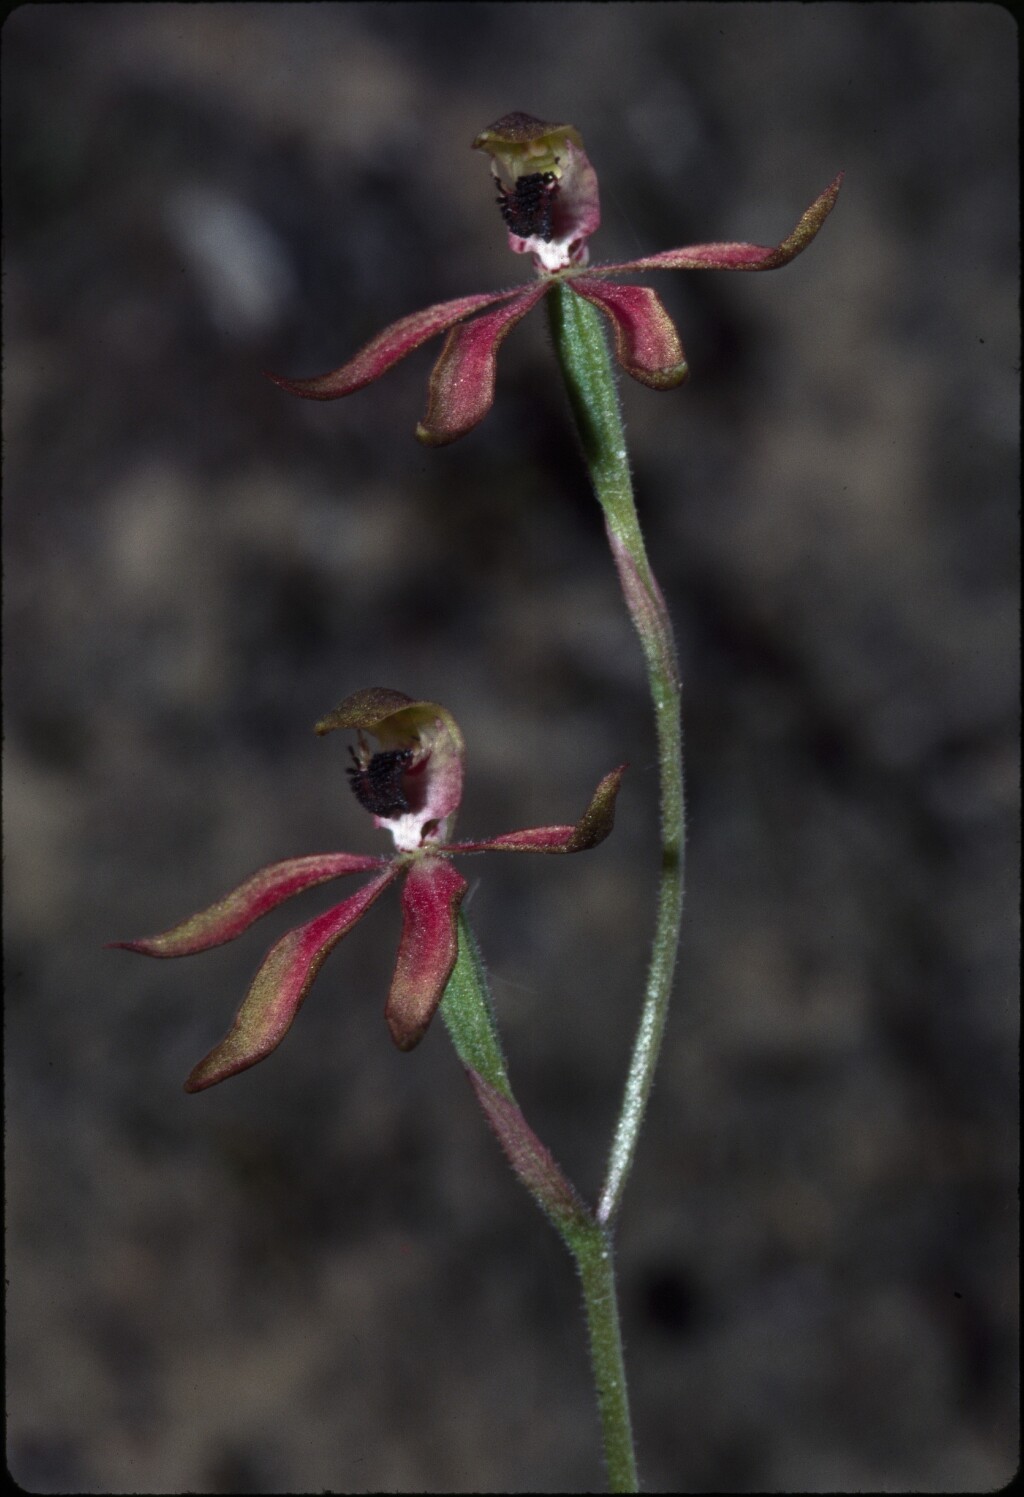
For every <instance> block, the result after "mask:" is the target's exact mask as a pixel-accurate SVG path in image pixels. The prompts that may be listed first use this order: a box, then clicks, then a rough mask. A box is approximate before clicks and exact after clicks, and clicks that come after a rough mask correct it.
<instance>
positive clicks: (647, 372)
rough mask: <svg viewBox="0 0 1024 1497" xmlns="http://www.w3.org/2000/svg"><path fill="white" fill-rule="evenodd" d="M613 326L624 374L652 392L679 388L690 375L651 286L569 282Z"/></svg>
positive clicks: (583, 278) (676, 337)
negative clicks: (646, 386)
mask: <svg viewBox="0 0 1024 1497" xmlns="http://www.w3.org/2000/svg"><path fill="white" fill-rule="evenodd" d="M569 285H570V286H571V287H572V289H573V291H575V292H576V294H577V296H582V297H583V298H584V300H586V301H589V302H593V304H594V306H595V307H600V309H601V311H602V312H603V313H604V314H605V316H606V317H607V318H608V320H609V322H610V323H611V324H612V328H613V330H614V332H615V353H616V356H617V358H618V360H619V363H620V364H621V365H622V367H623V369H625V371H626V373H627V374H631V375H632V376H633V378H634V379H638V380H639V381H640V383H641V384H642V385H649V386H650V387H651V389H652V390H670V389H672V387H673V386H674V385H681V384H682V382H683V380H684V379H685V378H686V376H687V374H688V373H689V369H688V368H687V364H686V358H685V356H684V354H683V345H682V344H681V343H680V341H679V334H678V333H677V332H676V328H675V323H674V322H673V321H672V319H671V317H670V316H669V315H668V313H667V312H666V311H665V308H664V307H663V306H662V304H661V301H660V299H659V297H658V294H657V292H655V291H652V289H651V287H650V286H622V285H619V284H618V282H616V281H609V282H605V281H595V280H590V279H589V278H588V277H586V276H579V277H577V278H575V279H573V280H571V281H570V282H569Z"/></svg>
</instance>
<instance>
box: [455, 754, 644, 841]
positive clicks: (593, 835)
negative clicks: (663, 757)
mask: <svg viewBox="0 0 1024 1497" xmlns="http://www.w3.org/2000/svg"><path fill="white" fill-rule="evenodd" d="M627 767H628V766H627V765H625V764H620V765H619V767H618V769H613V770H612V772H611V774H606V775H605V777H604V779H603V780H602V781H601V783H600V785H598V787H597V789H596V790H595V791H594V795H593V798H592V800H591V802H590V805H589V806H588V807H587V809H586V810H585V811H584V813H583V815H582V816H581V817H580V819H579V821H578V822H577V823H576V825H575V826H537V827H530V828H528V829H526V830H525V831H521V832H506V833H505V834H504V836H501V837H491V838H490V839H489V840H488V841H486V842H450V843H448V844H447V845H446V846H445V848H444V851H445V852H456V853H457V852H586V850H587V849H588V848H590V847H596V846H597V844H598V843H599V842H603V841H604V839H605V838H606V837H607V835H608V833H609V832H610V831H611V829H612V827H613V826H614V824H615V797H616V796H617V795H618V793H619V785H620V784H621V782H622V776H623V775H624V774H625V773H626V769H627Z"/></svg>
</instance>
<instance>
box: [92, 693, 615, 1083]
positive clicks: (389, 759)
mask: <svg viewBox="0 0 1024 1497" xmlns="http://www.w3.org/2000/svg"><path fill="white" fill-rule="evenodd" d="M335 728H347V729H353V730H355V731H356V733H357V734H358V747H357V748H356V749H354V750H351V751H350V752H351V753H352V760H353V763H352V765H351V767H350V768H349V770H348V775H349V779H350V782H351V786H352V790H353V791H354V793H355V795H356V798H357V799H358V801H359V803H360V805H361V806H362V807H363V808H364V810H366V811H368V812H369V813H370V815H371V816H372V817H373V821H374V824H375V826H377V827H379V828H382V829H385V830H387V831H389V832H390V833H391V836H392V839H393V841H394V849H395V850H394V852H393V853H392V855H391V856H390V857H371V856H366V855H363V854H358V853H347V852H335V853H314V854H312V855H311V856H308V857H301V858H289V859H286V860H285V861H284V862H281V863H271V864H270V865H269V866H268V867H266V868H262V869H260V871H259V872H258V873H254V874H253V875H252V877H251V878H248V879H246V881H245V882H244V883H243V884H240V885H239V887H238V888H237V889H235V890H233V891H232V892H231V893H230V894H227V895H225V897H224V898H223V899H221V900H218V902H217V903H216V904H214V905H211V906H210V907H209V908H208V909H205V910H202V911H200V913H199V914H196V915H191V916H190V917H189V918H188V919H186V920H183V921H182V922H181V923H180V924H178V925H175V926H173V927H172V928H171V929H170V930H168V931H165V932H164V933H163V934H162V935H158V936H150V937H147V938H145V939H143V940H139V941H115V942H113V943H111V944H112V945H115V946H119V947H122V948H123V949H124V950H126V951H138V952H141V953H142V954H143V955H144V956H160V957H172V956H191V955H192V954H193V953H195V952H199V951H208V950H210V948H211V947H213V946H220V945H223V944H224V942H226V941H233V940H234V939H235V938H236V937H237V936H240V935H241V934H242V932H243V931H245V930H247V929H248V928H249V926H250V925H252V924H253V922H254V921H256V920H259V919H260V918H261V916H263V915H266V914H267V913H268V912H269V911H270V910H272V909H275V908H276V906H277V905H279V904H281V903H282V902H283V901H284V900H286V899H290V898H291V897H292V895H293V894H299V893H301V892H302V891H303V890H304V889H311V888H313V887H314V886H315V885H317V884H323V883H327V882H328V880H330V879H335V878H341V877H343V876H345V875H347V874H351V873H371V874H372V875H373V877H372V878H371V879H370V880H369V882H368V883H366V884H364V885H363V887H362V888H361V889H360V890H359V891H358V893H356V894H352V895H350V896H349V897H348V898H347V899H344V900H342V901H341V903H340V904H337V905H335V906H334V907H333V908H332V909H329V910H327V911H326V913H325V914H322V915H317V916H315V917H314V919H312V920H310V921H308V922H307V923H306V924H305V925H300V926H298V927H297V928H296V929H295V930H292V931H289V933H288V934H287V935H285V936H283V937H282V938H281V940H279V941H278V942H277V943H276V944H275V945H274V946H272V947H271V949H270V951H269V952H268V953H267V955H266V957H265V959H264V961H263V965H262V966H261V967H260V969H259V971H258V972H257V974H256V977H255V979H254V980H253V983H252V986H251V987H250V989H249V992H248V994H247V995H246V997H245V1000H244V1001H243V1003H242V1006H241V1008H240V1009H239V1010H238V1014H237V1015H236V1017H235V1021H234V1023H233V1024H232V1026H231V1029H230V1030H229V1031H228V1033H227V1034H226V1035H225V1037H224V1039H223V1040H221V1042H220V1044H219V1045H217V1046H215V1047H214V1049H213V1050H211V1051H210V1053H209V1055H207V1056H206V1058H205V1059H204V1060H202V1061H200V1062H199V1064H198V1065H197V1066H196V1067H195V1069H194V1070H193V1071H192V1073H191V1075H190V1076H189V1078H188V1080H187V1081H186V1083H185V1090H186V1091H189V1092H198V1091H202V1090H203V1088H204V1087H208V1086H213V1085H214V1084H215V1083H216V1082H218V1081H223V1080H225V1079H226V1078H227V1077H228V1076H233V1075H235V1073H236V1072H238V1071H244V1070H246V1069H247V1068H248V1067H249V1066H253V1065H255V1064H256V1062H257V1061H260V1060H263V1059H264V1057H265V1056H267V1055H269V1054H270V1052H271V1051H272V1050H275V1049H276V1048H277V1046H278V1045H279V1044H280V1043H281V1041H282V1040H283V1039H284V1037H285V1035H286V1034H287V1033H288V1030H289V1029H290V1028H291V1025H292V1022H293V1020H294V1019H295V1016H296V1014H297V1013H298V1011H299V1008H300V1006H301V1004H302V1001H303V999H304V998H305V996H306V994H307V993H308V992H309V989H310V987H311V986H312V983H313V980H314V978H315V977H316V975H317V973H318V972H319V971H320V968H321V967H322V966H323V964H324V962H325V961H326V959H327V957H328V956H329V954H330V953H331V951H332V950H333V949H334V947H335V946H336V945H337V944H338V942H339V941H340V940H341V938H342V936H345V935H347V934H348V932H349V931H350V930H351V929H352V927H353V926H354V925H355V924H356V922H357V921H358V920H360V919H361V918H362V917H363V915H365V914H366V912H367V910H368V909H369V908H370V906H371V905H372V904H374V903H375V902H376V901H377V899H378V898H379V897H380V896H381V895H382V894H383V893H384V890H385V889H387V888H388V886H389V885H390V884H393V883H395V882H396V881H398V880H399V879H403V880H404V884H403V888H402V935H401V940H400V942H399V947H398V960H397V962H396V964H395V971H394V976H393V978H392V982H391V990H390V992H389V994H388V999H387V1005H386V1008H385V1011H384V1015H385V1018H386V1020H387V1024H388V1028H389V1029H390V1031H391V1037H392V1039H393V1040H394V1042H395V1044H396V1045H397V1046H398V1048H399V1049H400V1050H411V1049H412V1048H413V1046H415V1045H418V1044H419V1042H420V1040H421V1039H422V1038H423V1035H424V1033H425V1032H426V1029H427V1026H428V1025H429V1023H430V1021H431V1019H432V1018H433V1016H434V1012H435V1010H436V1008H437V1006H438V1004H439V1003H440V1001H441V998H442V995H443V994H444V990H445V987H446V986H447V983H448V979H449V977H450V976H451V974H452V969H453V967H454V965H455V960H456V955H457V948H458V937H457V929H456V922H457V917H458V912H459V906H460V904H461V903H462V898H463V895H464V894H465V892H466V888H467V884H466V880H465V879H464V878H463V877H462V875H461V874H460V873H459V872H458V871H457V870H456V869H455V868H454V867H453V865H452V862H451V859H452V855H453V854H455V853H476V852H489V851H495V852H547V853H573V852H583V851H585V850H586V849H587V848H590V847H596V846H597V844H598V843H599V842H603V841H604V839H605V837H607V836H608V833H609V832H610V831H611V829H612V823H613V820H614V815H615V797H616V795H617V793H618V789H619V782H620V781H621V779H622V776H623V773H624V772H625V768H626V766H625V765H621V766H620V767H619V768H618V769H615V770H613V771H612V772H611V774H607V775H605V777H604V779H603V780H602V781H601V783H600V784H599V785H598V787H597V789H596V791H595V792H594V795H593V797H592V799H591V802H590V805H589V806H588V807H587V809H586V811H585V812H584V813H583V815H582V816H581V817H580V819H579V821H578V822H577V823H576V825H575V826H545V827H533V828H530V829H528V830H524V831H518V832H506V833H505V834H504V835H503V836H500V837H492V838H489V839H487V840H485V841H483V842H452V841H450V840H449V839H450V838H451V835H452V832H453V828H454V822H455V816H456V813H457V811H458V808H459V803H460V801H461V799H462V773H463V759H464V753H465V751H464V746H463V740H462V734H461V732H460V731H459V727H458V724H457V723H456V722H455V719H454V718H453V717H452V715H451V713H449V712H447V711H446V710H445V708H444V707H440V706H438V704H437V703H436V702H416V701H413V700H412V699H411V698H410V697H407V696H405V695H404V694H403V693H402V692H400V691H388V690H385V689H383V688H371V689H369V690H366V691H357V692H356V693H355V694H354V695H353V696H350V697H347V698H346V700H345V701H344V702H342V704H341V706H340V707H338V708H337V709H336V710H335V711H334V712H332V713H330V714H329V715H328V716H327V717H325V718H323V719H322V720H321V721H320V722H319V723H317V725H316V731H317V732H318V733H329V732H332V731H333V730H334V729H335ZM367 734H369V735H370V736H371V737H373V738H376V740H377V742H378V744H379V745H380V746H379V748H378V749H377V750H376V751H371V748H370V746H369V745H368V744H367V742H366V735H367Z"/></svg>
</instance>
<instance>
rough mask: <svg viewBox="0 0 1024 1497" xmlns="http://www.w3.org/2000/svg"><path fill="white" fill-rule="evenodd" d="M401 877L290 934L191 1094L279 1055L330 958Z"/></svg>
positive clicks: (386, 876)
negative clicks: (369, 910) (273, 1052)
mask: <svg viewBox="0 0 1024 1497" xmlns="http://www.w3.org/2000/svg"><path fill="white" fill-rule="evenodd" d="M398 871H399V870H398V869H397V868H396V867H390V868H388V870H387V872H386V873H382V874H381V875H380V877H379V878H375V879H373V880H372V881H371V882H370V883H368V884H366V885H365V886H364V887H363V888H362V889H360V890H359V892H358V894H353V895H352V896H351V898H349V899H346V900H344V901H343V902H342V903H341V904H339V905H337V906H336V907H335V908H334V909H332V910H328V911H327V913H326V914H324V915H318V916H317V917H316V919H315V920H310V921H309V922H308V923H307V924H306V925H300V926H298V927H297V928H296V929H295V930H291V931H289V932H288V934H287V935H286V936H282V938H281V940H280V941H278V942H277V943H276V945H274V946H272V947H271V948H270V951H269V952H268V953H267V956H266V958H265V960H264V962H263V965H262V966H261V967H260V970H259V971H258V972H257V974H256V976H255V978H254V980H253V984H252V987H251V988H250V989H249V991H248V993H247V994H246V997H245V999H244V1001H243V1003H242V1006H241V1008H240V1009H239V1010H238V1013H237V1015H236V1016H235V1021H234V1023H233V1024H232V1026H231V1028H230V1030H229V1031H228V1033H227V1034H226V1035H225V1036H224V1038H223V1039H222V1040H221V1042H220V1044H219V1045H217V1046H215V1048H214V1049H213V1050H211V1051H210V1053H209V1055H207V1057H206V1058H205V1060H201V1061H200V1062H199V1064H198V1065H197V1066H196V1067H195V1069H194V1070H193V1071H192V1074H191V1075H190V1076H189V1078H188V1080H187V1081H186V1082H185V1090H186V1091H187V1092H200V1091H203V1090H204V1088H205V1087H208V1086H214V1085H215V1084H216V1083H217V1082H218V1081H224V1080H226V1078H227V1077H228V1076H234V1075H235V1074H236V1073H237V1072H238V1071H245V1070H247V1069H248V1068H249V1066H254V1065H255V1064H256V1063H257V1061H260V1060H263V1059H264V1058H265V1057H266V1056H267V1055H269V1054H270V1053H271V1051H272V1050H276V1049H277V1047H278V1045H279V1044H280V1043H281V1041H282V1040H283V1039H284V1037H285V1035H286V1034H287V1033H288V1031H289V1029H290V1028H291V1026H292V1022H293V1020H294V1019H295V1015H296V1014H297V1013H298V1011H299V1009H300V1007H301V1006H302V1001H303V999H304V998H305V996H306V994H307V993H308V992H309V989H310V987H311V986H312V983H313V980H314V978H315V977H316V975H317V973H318V972H319V971H320V968H321V967H322V966H323V964H324V962H325V961H326V960H327V957H328V956H329V955H330V953H331V952H332V951H333V949H334V947H335V946H336V945H337V944H338V942H339V941H340V940H341V938H342V936H344V935H347V934H348V932H349V931H350V930H351V929H352V927H353V925H355V923H356V921H357V920H359V919H361V918H362V916H363V915H365V913H366V911H367V910H368V909H369V908H370V906H371V904H373V903H374V901H375V900H376V899H377V898H378V897H379V896H380V895H381V894H383V892H384V890H385V889H386V888H387V886H388V884H390V883H391V882H392V881H393V880H394V879H395V878H396V877H397V875H398Z"/></svg>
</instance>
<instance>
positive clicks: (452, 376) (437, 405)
mask: <svg viewBox="0 0 1024 1497" xmlns="http://www.w3.org/2000/svg"><path fill="white" fill-rule="evenodd" d="M551 284H552V283H551V282H550V281H540V282H538V283H537V284H535V285H532V286H527V287H526V289H525V290H521V291H520V292H519V293H518V295H517V296H516V299H515V301H513V302H512V303H510V305H509V306H507V307H501V308H500V309H499V310H498V311H497V312H488V313H487V314H486V316H484V317H476V318H474V320H473V321H472V322H467V323H465V324H464V326H462V327H456V328H452V330H451V332H450V333H449V334H448V337H447V338H446V339H445V345H444V348H442V350H441V357H440V358H439V359H438V361H437V363H436V364H435V365H434V372H433V374H432V375H431V376H430V389H429V396H428V400H427V413H426V415H425V416H424V417H423V420H422V421H421V422H420V424H419V426H418V427H417V428H416V435H417V436H418V437H419V439H420V441H421V442H423V443H425V444H426V445H427V446H428V447H443V446H444V445H445V444H446V443H447V442H454V441H455V439H456V438H457V437H462V436H465V434H466V432H467V431H470V430H472V428H473V427H474V426H476V424H477V422H478V421H482V420H483V418H484V417H485V416H486V415H487V412H488V411H489V410H490V408H491V406H492V405H493V404H494V366H495V362H496V360H497V356H498V349H499V348H500V346H501V343H502V340H503V338H504V337H505V335H506V333H508V332H510V331H511V329H512V328H514V327H515V325H516V323H517V322H519V321H520V320H521V319H522V318H523V317H525V316H526V314H527V312H529V311H530V309H531V308H532V307H535V306H536V305H537V303H538V302H539V301H540V299H541V297H542V296H544V295H545V293H546V292H548V291H550V289H551Z"/></svg>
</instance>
